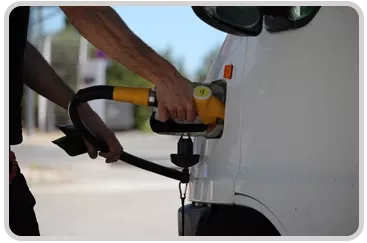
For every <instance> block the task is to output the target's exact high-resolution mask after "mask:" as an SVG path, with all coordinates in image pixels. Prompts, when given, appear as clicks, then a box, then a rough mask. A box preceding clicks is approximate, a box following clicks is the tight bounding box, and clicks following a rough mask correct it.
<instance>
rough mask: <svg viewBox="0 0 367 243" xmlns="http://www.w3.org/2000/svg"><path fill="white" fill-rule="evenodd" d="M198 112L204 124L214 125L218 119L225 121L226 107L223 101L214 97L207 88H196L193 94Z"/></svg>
mask: <svg viewBox="0 0 367 243" xmlns="http://www.w3.org/2000/svg"><path fill="white" fill-rule="evenodd" d="M193 96H194V100H195V106H196V111H197V113H198V116H199V117H200V119H201V121H202V122H203V123H204V124H214V123H216V121H217V118H219V119H222V120H224V112H225V107H224V104H223V102H222V101H220V100H219V99H218V98H216V97H215V96H213V94H212V91H211V89H210V88H209V87H207V86H196V87H195V89H194V92H193Z"/></svg>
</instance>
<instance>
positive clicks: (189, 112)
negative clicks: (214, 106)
mask: <svg viewBox="0 0 367 243" xmlns="http://www.w3.org/2000/svg"><path fill="white" fill-rule="evenodd" d="M195 118H196V110H195V106H194V103H193V102H191V103H189V104H188V105H186V120H187V121H190V122H192V121H194V120H195Z"/></svg>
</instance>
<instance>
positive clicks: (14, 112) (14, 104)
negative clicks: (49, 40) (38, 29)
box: [9, 6, 30, 145]
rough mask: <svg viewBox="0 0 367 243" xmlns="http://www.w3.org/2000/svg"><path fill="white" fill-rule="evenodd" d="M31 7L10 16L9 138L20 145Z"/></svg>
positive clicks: (22, 8) (16, 10) (16, 11)
mask: <svg viewBox="0 0 367 243" xmlns="http://www.w3.org/2000/svg"><path fill="white" fill-rule="evenodd" d="M29 14H30V7H23V6H20V7H16V8H15V9H13V11H12V12H11V13H10V16H9V84H10V86H9V91H10V95H9V99H10V100H9V104H10V107H9V116H10V117H9V129H10V130H9V138H10V145H16V144H20V143H22V141H23V136H22V97H23V60H24V50H25V45H26V43H27V35H28V22H29Z"/></svg>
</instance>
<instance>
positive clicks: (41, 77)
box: [24, 42, 91, 114]
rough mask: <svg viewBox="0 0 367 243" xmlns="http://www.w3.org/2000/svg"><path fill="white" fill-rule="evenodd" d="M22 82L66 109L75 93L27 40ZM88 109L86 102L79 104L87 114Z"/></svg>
mask: <svg viewBox="0 0 367 243" xmlns="http://www.w3.org/2000/svg"><path fill="white" fill-rule="evenodd" d="M24 83H25V84H26V85H27V86H28V87H29V88H31V89H32V90H34V91H35V92H37V93H38V94H40V95H42V96H43V97H45V98H46V99H48V100H50V101H52V102H53V103H55V104H57V105H58V106H60V107H62V108H64V109H65V110H67V109H68V105H69V102H70V101H71V99H72V98H73V96H74V94H75V93H74V91H73V90H72V89H71V88H70V87H69V86H68V85H67V84H65V83H64V82H63V80H62V79H61V78H60V76H59V75H58V74H57V73H56V72H55V70H54V69H53V68H52V67H51V66H50V65H49V64H48V62H47V61H46V60H45V59H44V58H43V56H42V55H41V53H40V52H39V51H38V50H37V49H36V48H35V47H34V46H33V45H32V44H31V43H29V42H28V43H27V46H26V49H25V53H24ZM90 110H91V108H90V107H89V105H88V104H85V105H83V106H81V109H80V111H81V112H83V113H85V114H89V113H90Z"/></svg>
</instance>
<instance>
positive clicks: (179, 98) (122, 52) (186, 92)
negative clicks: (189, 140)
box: [60, 6, 196, 121]
mask: <svg viewBox="0 0 367 243" xmlns="http://www.w3.org/2000/svg"><path fill="white" fill-rule="evenodd" d="M60 8H61V9H62V10H63V11H64V13H65V15H66V16H67V17H68V19H69V22H70V23H71V24H72V25H73V26H74V27H75V28H76V29H77V30H78V31H79V33H80V34H81V35H82V36H84V37H85V38H86V39H87V40H88V41H89V42H90V43H91V44H93V45H94V46H95V47H97V48H98V49H100V50H102V51H104V52H105V53H106V54H107V55H108V56H109V57H111V58H112V59H114V60H116V61H118V62H119V63H121V64H122V65H124V66H125V67H127V68H128V69H130V70H131V71H133V72H135V73H136V74H138V75H139V76H141V77H142V78H144V79H146V80H148V81H150V82H152V83H154V84H155V85H156V87H157V97H158V110H159V116H160V120H161V121H166V120H167V119H168V118H169V116H170V117H171V118H172V119H175V118H178V119H179V120H185V119H186V120H188V121H193V120H194V119H195V117H196V112H195V105H194V101H193V96H192V84H191V82H190V81H189V80H187V79H186V78H184V77H183V76H182V75H181V74H180V73H179V72H178V71H177V69H176V68H175V67H174V66H173V65H172V64H171V63H169V62H168V61H167V60H165V59H164V58H163V57H161V56H160V55H158V54H157V53H156V52H154V51H153V50H152V49H151V48H150V47H149V46H148V45H147V44H145V43H144V42H143V41H142V40H141V39H140V38H139V37H137V36H136V35H135V34H134V33H133V32H132V31H131V30H130V29H129V28H128V26H127V25H126V24H125V23H124V22H123V21H122V19H121V18H120V16H119V15H118V14H117V13H116V12H115V11H114V10H113V9H112V8H111V7H105V6H102V7H94V6H93V7H83V6H81V7H60Z"/></svg>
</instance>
